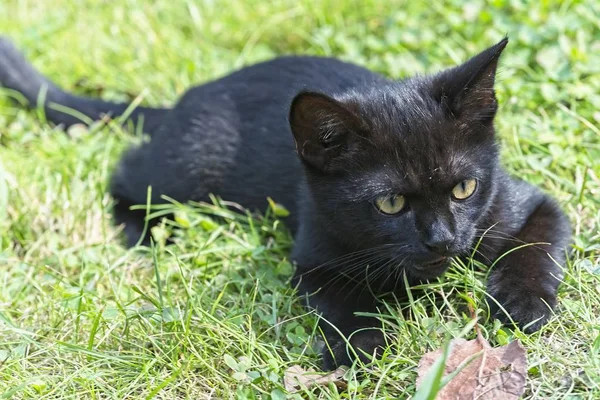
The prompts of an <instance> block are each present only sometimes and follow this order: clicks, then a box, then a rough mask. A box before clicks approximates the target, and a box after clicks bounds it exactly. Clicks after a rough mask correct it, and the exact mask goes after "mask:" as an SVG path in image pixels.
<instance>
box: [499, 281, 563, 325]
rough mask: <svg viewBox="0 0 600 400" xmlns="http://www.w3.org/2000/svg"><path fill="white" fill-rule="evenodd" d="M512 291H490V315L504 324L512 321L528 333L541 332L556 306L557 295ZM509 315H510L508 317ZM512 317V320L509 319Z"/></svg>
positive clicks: (515, 289) (512, 289) (513, 288)
mask: <svg viewBox="0 0 600 400" xmlns="http://www.w3.org/2000/svg"><path fill="white" fill-rule="evenodd" d="M517 287H518V286H516V287H512V288H511V289H504V290H494V289H493V288H489V289H488V293H489V294H490V295H491V296H492V297H493V299H488V305H489V308H490V315H491V316H492V317H494V318H496V319H499V320H500V321H502V323H504V324H510V323H511V319H512V321H514V323H515V324H517V325H518V327H519V328H520V329H521V330H523V331H524V332H526V333H531V332H535V331H537V330H539V329H540V328H541V327H542V326H544V325H545V324H546V322H547V321H548V319H549V318H550V316H551V315H552V310H553V309H554V306H555V305H556V294H554V293H539V292H535V291H520V290H518V289H517ZM507 314H508V315H507ZM509 315H510V318H509Z"/></svg>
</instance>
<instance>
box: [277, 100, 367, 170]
mask: <svg viewBox="0 0 600 400" xmlns="http://www.w3.org/2000/svg"><path fill="white" fill-rule="evenodd" d="M289 122H290V127H291V129H292V133H293V134H294V141H295V142H296V151H297V152H298V155H299V156H300V158H301V159H302V161H304V163H305V164H307V165H309V166H311V167H313V168H315V169H317V170H320V171H322V172H333V171H335V170H337V169H340V168H342V169H343V168H344V163H345V161H347V160H348V159H351V158H352V155H353V154H354V153H355V152H356V151H358V147H359V145H360V142H361V137H362V134H361V133H360V132H361V128H360V127H361V120H360V118H359V117H358V115H357V113H356V112H355V111H353V110H352V109H351V108H350V107H349V106H348V105H347V104H343V103H341V102H339V101H337V100H336V99H334V98H331V97H329V96H326V95H324V94H321V93H316V92H302V93H300V94H298V95H297V96H296V97H295V98H294V100H293V101H292V105H291V107H290V115H289Z"/></svg>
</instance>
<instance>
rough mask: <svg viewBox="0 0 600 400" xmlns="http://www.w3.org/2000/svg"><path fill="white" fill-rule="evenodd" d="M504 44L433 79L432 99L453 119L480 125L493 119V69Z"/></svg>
mask: <svg viewBox="0 0 600 400" xmlns="http://www.w3.org/2000/svg"><path fill="white" fill-rule="evenodd" d="M507 43H508V38H506V37H505V38H504V39H502V40H501V41H500V42H498V43H497V44H495V45H494V46H492V47H490V48H488V49H486V50H484V51H482V52H481V53H479V54H478V55H476V56H474V57H473V58H471V59H470V60H468V61H467V62H465V63H464V64H461V65H459V66H457V67H454V68H451V69H448V70H446V71H443V72H441V73H439V74H438V75H436V76H435V77H434V88H435V92H434V93H435V97H436V99H437V100H438V101H439V102H440V103H441V104H442V105H443V106H444V107H445V108H446V111H447V112H448V113H449V114H451V115H452V117H454V118H456V119H468V120H470V121H478V122H481V123H489V122H491V121H492V120H493V118H494V116H495V115H496V110H497V108H498V103H497V101H496V94H495V92H494V81H495V77H496V69H497V67H498V59H499V58H500V54H502V50H504V48H505V47H506V44H507Z"/></svg>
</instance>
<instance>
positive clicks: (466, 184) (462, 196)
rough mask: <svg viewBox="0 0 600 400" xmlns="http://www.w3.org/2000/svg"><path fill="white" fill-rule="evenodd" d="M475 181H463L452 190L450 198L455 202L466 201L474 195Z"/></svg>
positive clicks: (472, 179)
mask: <svg viewBox="0 0 600 400" xmlns="http://www.w3.org/2000/svg"><path fill="white" fill-rule="evenodd" d="M476 188H477V180H476V179H474V178H471V179H465V180H464V181H462V182H460V183H459V184H458V185H456V186H454V189H452V197H453V198H455V199H456V200H466V199H468V198H469V197H471V196H472V195H473V193H475V189H476Z"/></svg>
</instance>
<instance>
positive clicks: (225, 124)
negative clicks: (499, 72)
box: [113, 56, 385, 227]
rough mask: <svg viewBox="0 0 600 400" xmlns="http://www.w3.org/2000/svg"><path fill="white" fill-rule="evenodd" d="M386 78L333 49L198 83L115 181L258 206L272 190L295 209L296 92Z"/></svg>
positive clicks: (336, 89)
mask: <svg viewBox="0 0 600 400" xmlns="http://www.w3.org/2000/svg"><path fill="white" fill-rule="evenodd" d="M384 80H385V78H383V77H381V76H380V75H377V74H375V73H373V72H370V71H369V70H367V69H365V68H362V67H359V66H356V65H353V64H350V63H347V62H343V61H340V60H337V59H332V58H325V57H313V56H283V57H278V58H276V59H273V60H270V61H265V62H262V63H258V64H255V65H252V66H248V67H244V68H242V69H240V70H237V71H235V72H232V73H230V74H228V75H226V76H224V77H222V78H219V79H216V80H214V81H211V82H208V83H205V84H201V85H199V86H196V87H194V88H192V89H190V90H189V91H188V92H187V93H186V94H185V95H184V96H183V97H182V98H181V100H180V101H179V103H178V104H177V105H176V107H175V108H174V109H173V110H172V112H170V113H169V115H168V117H167V118H166V120H165V121H164V123H163V124H162V126H161V128H160V129H159V130H158V131H157V132H156V133H155V134H154V135H153V137H152V140H151V141H150V143H147V144H146V145H144V146H142V148H140V149H139V150H136V151H134V152H132V153H130V154H129V155H128V157H126V158H125V159H124V161H123V163H122V164H121V166H122V168H120V170H119V173H117V174H116V176H115V178H116V179H115V180H114V183H115V185H114V186H113V187H114V188H117V189H116V190H118V191H123V192H127V193H128V194H127V196H128V197H133V196H134V195H137V194H138V193H142V192H143V193H145V190H142V189H143V188H145V187H147V186H148V185H151V186H152V187H153V195H154V194H155V193H156V195H157V196H158V195H160V194H166V195H169V196H170V197H173V198H176V199H178V200H180V201H187V200H190V199H191V200H205V199H207V197H206V196H207V195H208V194H209V193H214V194H217V195H220V196H221V197H223V198H225V199H228V200H231V201H235V202H238V203H240V204H242V205H243V206H245V207H248V208H250V209H255V208H259V209H261V208H263V207H264V205H266V200H265V199H266V198H267V197H268V196H269V197H272V198H273V199H275V200H276V201H278V202H280V203H283V204H284V205H286V206H287V207H288V208H290V211H292V213H294V212H295V211H296V210H295V209H296V200H297V199H296V195H297V193H298V185H299V183H300V181H301V180H302V171H301V168H300V163H299V160H298V158H297V156H296V154H295V148H294V142H293V138H292V134H291V131H290V127H289V122H288V113H289V108H290V105H291V102H292V99H293V98H294V96H295V95H297V94H298V93H299V92H300V91H302V90H313V91H320V92H323V93H327V94H335V93H340V92H344V91H346V90H348V89H351V88H354V87H357V86H362V85H367V84H369V83H373V82H375V81H384ZM132 177H134V178H135V179H132ZM132 182H135V185H132ZM138 183H139V184H138ZM137 186H139V187H137ZM134 200H135V201H139V200H140V199H134ZM141 200H143V199H141ZM294 217H296V216H295V215H294ZM295 222H296V221H295V218H292V221H290V225H291V227H293V226H294V225H295Z"/></svg>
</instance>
